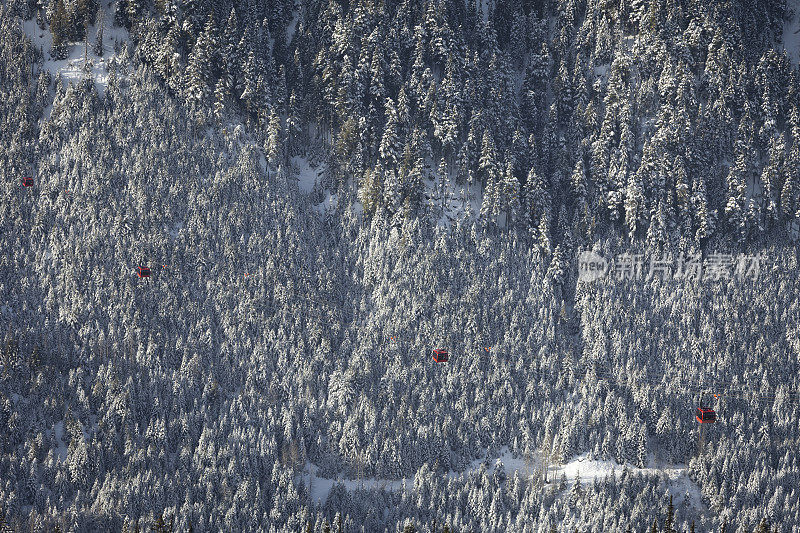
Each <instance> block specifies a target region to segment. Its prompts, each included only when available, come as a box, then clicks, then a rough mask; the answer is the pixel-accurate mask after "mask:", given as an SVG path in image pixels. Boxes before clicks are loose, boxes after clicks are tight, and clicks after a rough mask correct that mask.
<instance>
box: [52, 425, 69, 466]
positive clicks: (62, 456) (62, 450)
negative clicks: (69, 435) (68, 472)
mask: <svg viewBox="0 0 800 533" xmlns="http://www.w3.org/2000/svg"><path fill="white" fill-rule="evenodd" d="M53 433H54V434H55V437H56V450H55V452H56V457H57V458H58V459H59V460H61V461H66V460H67V445H66V444H64V421H63V420H61V421H60V422H56V425H55V426H53Z"/></svg>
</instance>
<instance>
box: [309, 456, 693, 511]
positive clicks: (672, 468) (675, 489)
mask: <svg viewBox="0 0 800 533" xmlns="http://www.w3.org/2000/svg"><path fill="white" fill-rule="evenodd" d="M498 459H499V460H500V462H501V463H502V465H503V470H504V471H505V473H506V477H507V478H511V476H513V475H514V473H515V472H516V473H518V475H519V476H520V477H522V478H523V479H524V478H526V477H530V476H534V475H540V474H539V471H538V468H540V467H541V462H540V461H539V460H538V459H534V460H533V461H531V462H526V461H525V460H524V459H522V458H519V457H514V455H513V454H512V453H511V452H510V451H509V450H508V448H507V447H504V448H503V449H502V450H500V454H499V455H498V456H497V457H494V458H493V459H492V460H490V461H488V463H489V465H490V466H489V469H488V471H489V472H493V471H494V470H495V468H496V467H497V460H498ZM484 462H487V459H486V458H483V459H476V460H474V461H472V462H471V463H470V465H469V466H468V467H467V468H466V469H465V470H464V471H462V472H453V471H451V472H449V473H448V476H449V477H450V478H452V479H456V478H458V477H461V476H465V475H468V474H469V473H470V472H475V471H477V470H478V469H479V468H480V466H481V464H482V463H484ZM650 463H651V464H650V466H648V467H647V468H637V467H635V466H633V465H629V464H626V465H621V464H619V463H617V462H615V461H611V460H596V459H589V457H588V454H582V455H579V456H577V457H575V458H574V459H573V460H571V461H570V462H568V463H566V464H563V465H552V466H550V468H548V478H549V479H550V480H553V481H557V480H559V479H560V478H561V476H562V474H563V475H564V476H566V478H567V487H571V486H572V484H574V483H575V480H576V479H577V477H578V476H580V480H581V483H586V482H591V481H592V480H594V479H598V480H600V481H602V480H603V479H604V478H606V477H611V475H612V474H613V475H615V476H617V477H618V476H620V475H621V474H622V472H623V471H624V470H625V469H627V470H628V472H629V473H631V474H634V475H635V474H641V475H656V476H660V477H661V478H662V479H663V481H664V482H665V483H666V485H667V489H668V490H669V492H670V493H671V494H673V495H674V496H675V499H676V501H682V500H683V499H686V500H688V504H689V505H691V506H693V507H694V508H697V509H701V508H702V507H703V506H702V502H701V495H700V489H699V487H698V486H697V485H696V484H695V483H694V482H693V481H692V480H691V479H689V476H688V474H687V471H686V466H685V465H657V464H655V462H654V461H653V459H652V458H651V461H650ZM318 470H319V469H318V468H317V466H316V465H314V464H311V463H308V464H307V465H306V468H305V470H304V474H303V479H304V481H305V483H306V486H309V485H310V492H311V498H312V500H313V501H315V502H317V503H320V504H321V503H324V502H325V500H326V499H327V497H328V494H329V493H330V491H331V488H333V486H334V485H335V484H336V483H342V485H344V487H345V488H346V489H347V490H348V491H352V490H356V489H362V488H363V489H383V490H392V491H398V490H407V491H410V490H413V488H414V478H403V479H399V480H384V479H375V478H366V479H361V480H354V479H329V478H323V477H318V476H317V475H316V473H317V471H318Z"/></svg>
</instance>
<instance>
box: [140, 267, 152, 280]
mask: <svg viewBox="0 0 800 533" xmlns="http://www.w3.org/2000/svg"><path fill="white" fill-rule="evenodd" d="M137 271H138V272H137V274H139V277H140V278H149V277H150V267H137Z"/></svg>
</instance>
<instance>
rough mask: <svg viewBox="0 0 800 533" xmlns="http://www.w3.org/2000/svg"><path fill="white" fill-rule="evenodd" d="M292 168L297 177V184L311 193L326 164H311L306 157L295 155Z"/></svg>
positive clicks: (304, 190)
mask: <svg viewBox="0 0 800 533" xmlns="http://www.w3.org/2000/svg"><path fill="white" fill-rule="evenodd" d="M292 169H293V172H294V174H295V177H296V179H297V186H298V187H300V190H301V191H303V192H305V193H310V192H311V190H312V189H313V188H314V185H315V184H316V183H317V181H318V180H319V178H320V177H321V176H322V173H323V171H324V166H323V165H319V166H317V167H313V166H311V164H310V163H309V162H308V159H306V158H305V157H299V156H295V157H293V158H292Z"/></svg>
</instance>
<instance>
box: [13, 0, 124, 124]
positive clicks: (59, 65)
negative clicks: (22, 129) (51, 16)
mask: <svg viewBox="0 0 800 533" xmlns="http://www.w3.org/2000/svg"><path fill="white" fill-rule="evenodd" d="M104 9H105V11H104V15H105V17H104V19H103V21H104V22H103V57H98V56H97V55H95V53H94V51H93V48H94V39H95V35H96V33H97V27H96V26H95V25H92V26H89V46H88V55H86V57H84V54H85V52H86V50H84V43H83V41H81V42H74V43H69V45H68V48H69V55H68V56H67V58H66V59H53V58H52V57H51V56H50V50H51V48H52V46H53V34H52V33H50V29H49V28H45V29H41V28H39V26H38V25H37V24H36V20H34V19H31V20H26V21H24V22H23V24H22V28H23V30H24V31H25V34H26V35H27V36H28V38H30V39H31V41H32V42H33V45H34V46H36V47H37V48H39V49H41V51H42V52H43V53H44V66H43V68H44V70H47V71H49V72H50V73H51V74H52V75H53V79H55V78H56V76H58V75H59V74H61V78H62V79H63V80H64V81H66V82H72V83H74V82H77V81H79V80H81V79H82V78H83V77H84V76H87V75H88V76H90V77H91V78H92V79H93V80H94V82H95V87H96V88H97V91H98V92H99V93H100V94H101V95H102V94H103V93H104V92H105V88H106V87H107V86H108V68H109V65H110V63H111V62H112V61H114V60H116V56H115V54H114V50H115V46H117V43H119V44H120V45H121V44H122V43H124V42H127V41H128V39H129V36H128V30H126V29H125V28H119V27H114V25H113V13H114V5H113V4H107V5H106V6H105V8H104ZM86 59H88V63H89V71H88V72H86V71H85V68H84V67H85V65H86ZM48 115H49V113H47V114H45V118H47V117H48Z"/></svg>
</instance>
